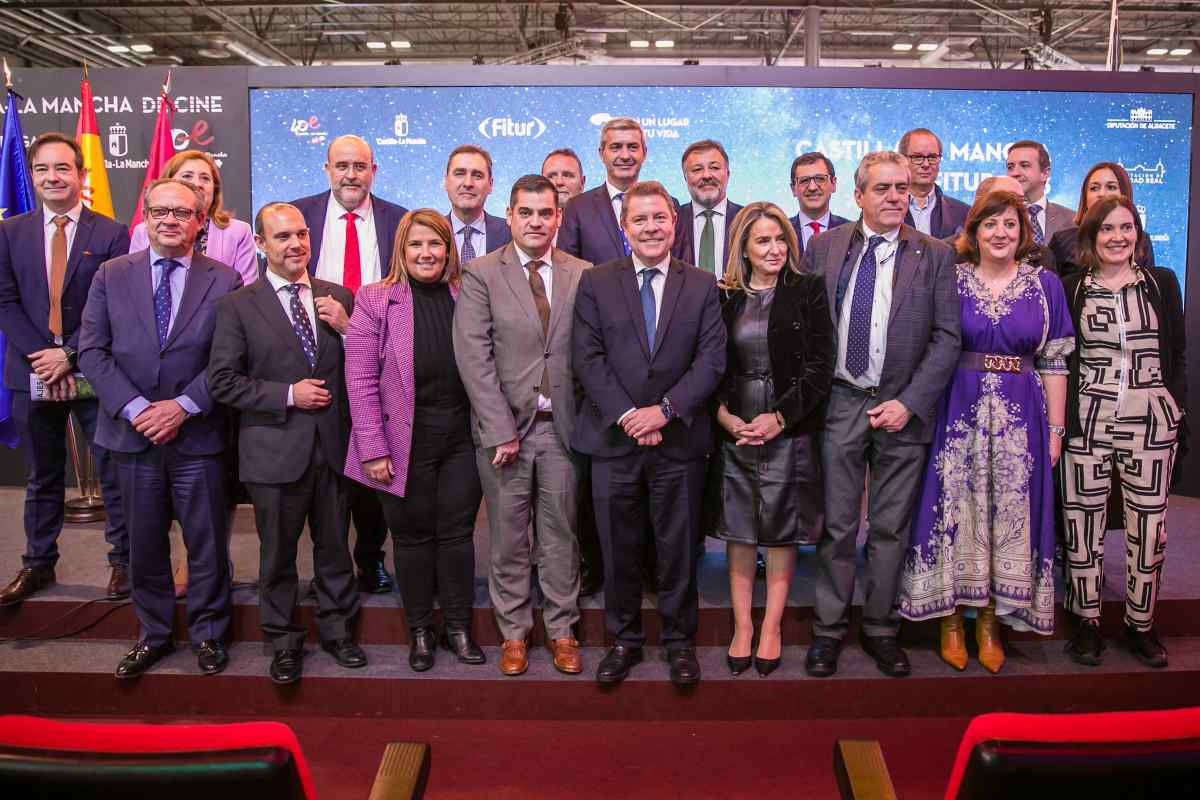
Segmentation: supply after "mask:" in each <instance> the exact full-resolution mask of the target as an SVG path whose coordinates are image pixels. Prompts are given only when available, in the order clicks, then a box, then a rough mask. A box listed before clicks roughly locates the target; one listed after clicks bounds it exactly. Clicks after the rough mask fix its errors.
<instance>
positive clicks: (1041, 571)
mask: <svg viewBox="0 0 1200 800" xmlns="http://www.w3.org/2000/svg"><path fill="white" fill-rule="evenodd" d="M957 272H958V296H959V303H960V306H961V313H962V349H963V352H964V353H985V354H994V355H1008V356H1030V357H1032V358H1033V365H1034V366H1033V370H1032V371H1029V370H1026V371H1022V372H988V371H982V370H979V369H977V368H976V365H970V366H968V365H965V364H960V365H959V367H958V369H957V370H955V372H954V377H953V378H952V379H951V382H950V385H949V386H948V387H947V389H946V392H945V394H943V395H942V399H941V400H940V401H939V404H938V423H937V427H936V429H935V432H934V438H933V443H932V446H931V448H930V452H929V461H928V462H927V464H926V467H925V475H924V480H923V482H922V486H921V491H920V494H919V495H918V499H917V505H916V509H915V511H914V512H913V514H914V517H913V526H912V538H911V540H910V542H909V548H908V551H907V553H906V556H905V560H904V568H903V573H902V576H901V588H900V614H901V616H903V617H904V618H905V619H910V620H926V619H934V618H937V617H944V616H946V615H948V614H951V613H953V611H954V609H955V607H956V606H974V607H983V606H986V605H987V604H988V602H989V601H990V600H993V599H994V600H995V601H996V614H997V616H998V617H999V618H1000V620H1001V621H1002V622H1004V623H1005V624H1008V625H1010V626H1012V627H1015V628H1018V629H1021V630H1033V631H1037V632H1038V633H1050V632H1051V631H1052V630H1053V629H1054V578H1053V575H1052V572H1051V569H1052V566H1053V563H1054V513H1055V512H1054V486H1053V480H1052V470H1051V467H1050V432H1049V429H1048V428H1047V424H1048V423H1047V419H1046V401H1045V396H1044V394H1043V393H1042V380H1041V376H1042V375H1066V374H1067V361H1066V357H1067V354H1068V353H1070V352H1071V350H1072V349H1073V348H1074V345H1075V335H1074V332H1073V328H1072V325H1071V318H1070V311H1069V309H1068V308H1067V303H1066V297H1065V295H1064V293H1063V287H1062V283H1061V281H1059V279H1058V276H1056V275H1054V274H1053V273H1050V272H1047V271H1046V270H1044V269H1042V268H1041V267H1035V266H1032V265H1030V264H1028V263H1024V262H1023V263H1021V264H1020V265H1019V266H1018V268H1017V276H1016V277H1015V278H1014V279H1013V281H1012V283H1010V284H1009V285H1008V286H1007V287H1006V288H1005V290H1004V292H1003V293H1002V294H1001V295H1000V296H999V297H997V298H993V297H992V294H991V292H990V291H989V290H988V289H987V288H986V287H985V286H984V285H983V284H982V283H981V282H980V281H979V280H978V279H977V278H976V277H975V271H974V268H973V267H972V266H971V265H970V264H959V265H958V268H957ZM965 360H966V358H964V361H965Z"/></svg>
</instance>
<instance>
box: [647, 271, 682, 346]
mask: <svg viewBox="0 0 1200 800" xmlns="http://www.w3.org/2000/svg"><path fill="white" fill-rule="evenodd" d="M684 280H686V275H685V274H684V269H683V265H682V264H680V263H679V262H677V261H672V262H671V263H670V265H669V266H668V267H667V277H666V280H665V281H664V282H663V298H662V308H661V309H660V310H659V312H658V324H657V325H656V326H654V352H655V353H657V352H658V351H659V350H660V349H662V343H663V339H665V338H667V329H668V328H669V327H670V326H671V315H672V312H674V310H675V304H676V302H677V301H678V300H679V294H680V292H682V291H683V282H684ZM639 305H640V303H639ZM653 358H654V356H653V355H652V356H651V359H652V360H653Z"/></svg>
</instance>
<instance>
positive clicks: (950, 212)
mask: <svg viewBox="0 0 1200 800" xmlns="http://www.w3.org/2000/svg"><path fill="white" fill-rule="evenodd" d="M896 150H897V151H898V152H899V153H900V155H902V156H904V157H906V158H907V159H908V165H909V169H911V171H912V182H911V183H910V184H909V187H908V189H909V193H908V213H907V214H905V216H904V224H905V225H908V226H909V227H912V228H916V229H917V230H918V231H920V232H921V233H924V234H927V235H929V236H932V237H933V238H935V239H946V238H948V237H951V236H954V235H956V234H957V233H959V232H960V231H961V230H962V228H963V225H965V224H966V222H967V212H969V211H970V210H971V207H970V206H968V205H967V204H966V203H962V202H959V201H958V200H955V199H954V198H953V197H947V196H946V195H944V194H943V193H942V188H941V187H940V186H938V185H937V176H938V172H939V171H940V170H941V163H942V140H941V139H939V138H938V137H937V134H935V133H934V132H933V131H931V130H929V129H928V128H914V129H913V130H911V131H909V132H908V133H906V134H904V135H903V136H901V137H900V144H899V145H898V146H897V147H896Z"/></svg>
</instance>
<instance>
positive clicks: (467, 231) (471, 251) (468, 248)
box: [459, 225, 475, 264]
mask: <svg viewBox="0 0 1200 800" xmlns="http://www.w3.org/2000/svg"><path fill="white" fill-rule="evenodd" d="M473 233H475V229H474V228H472V227H471V226H470V225H468V226H467V227H465V228H463V249H462V258H460V259H459V262H461V264H466V263H467V262H468V261H472V260H474V258H475V246H474V245H472V244H471V235H472V234H473Z"/></svg>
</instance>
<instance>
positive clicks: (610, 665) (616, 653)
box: [596, 644, 642, 685]
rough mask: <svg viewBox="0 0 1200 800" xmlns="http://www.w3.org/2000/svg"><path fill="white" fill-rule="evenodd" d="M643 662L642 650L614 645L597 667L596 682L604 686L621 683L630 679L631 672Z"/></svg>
mask: <svg viewBox="0 0 1200 800" xmlns="http://www.w3.org/2000/svg"><path fill="white" fill-rule="evenodd" d="M641 661H642V648H640V647H626V646H625V645H623V644H614V645H613V646H612V647H610V648H609V649H608V652H607V653H605V655H604V658H602V659H600V665H599V666H597V667H596V682H597V683H599V684H603V685H611V684H616V683H620V682H621V681H623V680H625V679H626V678H627V677H629V670H631V669H633V667H634V665H635V664H640V663H641Z"/></svg>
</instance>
